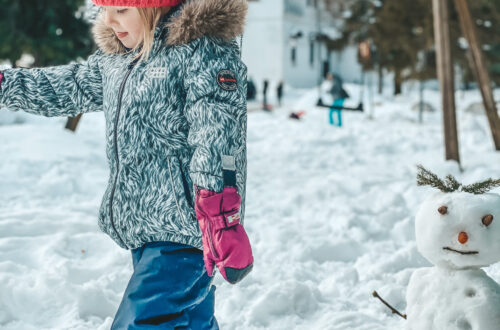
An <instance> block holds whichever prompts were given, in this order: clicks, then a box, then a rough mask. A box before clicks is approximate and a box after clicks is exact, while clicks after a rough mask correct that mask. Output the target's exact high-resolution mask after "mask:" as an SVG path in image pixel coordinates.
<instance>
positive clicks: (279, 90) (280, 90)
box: [276, 81, 283, 107]
mask: <svg viewBox="0 0 500 330" xmlns="http://www.w3.org/2000/svg"><path fill="white" fill-rule="evenodd" d="M276 95H277V97H278V105H279V106H280V107H281V99H282V98H283V81H280V83H279V84H278V87H277V88H276Z"/></svg>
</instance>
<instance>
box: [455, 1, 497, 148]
mask: <svg viewBox="0 0 500 330" xmlns="http://www.w3.org/2000/svg"><path fill="white" fill-rule="evenodd" d="M455 7H456V9H457V12H458V16H459V20H460V26H461V27H462V33H463V34H464V36H465V38H466V39H467V42H468V43H469V56H467V58H468V59H469V64H470V67H471V69H472V71H473V72H474V76H475V78H476V81H477V83H478V85H479V88H480V90H481V95H482V97H483V104H484V109H485V110H486V116H487V117H488V121H489V123H490V128H491V134H492V136H493V142H494V143H495V148H496V150H500V117H499V116H498V112H497V107H496V104H495V99H494V97H493V91H492V89H491V82H490V81H491V80H490V75H489V73H488V69H487V68H486V64H485V61H484V58H483V55H482V52H481V47H480V46H479V41H478V38H477V32H476V26H475V25H474V22H473V21H472V17H471V14H470V11H469V7H468V6H467V1H466V0H455Z"/></svg>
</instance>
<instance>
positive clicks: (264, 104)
mask: <svg viewBox="0 0 500 330" xmlns="http://www.w3.org/2000/svg"><path fill="white" fill-rule="evenodd" d="M268 88H269V81H267V79H266V80H264V87H263V88H262V96H263V102H262V110H266V111H269V110H270V109H269V105H268V104H267V89H268Z"/></svg>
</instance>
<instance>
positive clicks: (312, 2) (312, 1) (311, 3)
mask: <svg viewBox="0 0 500 330" xmlns="http://www.w3.org/2000/svg"><path fill="white" fill-rule="evenodd" d="M306 4H307V5H308V6H313V7H317V6H318V0H307V2H306Z"/></svg>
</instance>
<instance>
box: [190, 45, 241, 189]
mask: <svg viewBox="0 0 500 330" xmlns="http://www.w3.org/2000/svg"><path fill="white" fill-rule="evenodd" d="M246 74H247V68H246V66H245V64H243V62H242V61H241V59H240V54H239V50H238V46H237V44H236V42H222V41H219V40H216V39H211V38H209V37H202V38H201V39H198V40H197V45H196V46H195V50H194V52H193V54H192V56H191V59H190V61H189V63H188V64H187V68H186V72H185V79H184V88H185V91H186V103H185V108H184V114H185V117H186V118H187V121H188V123H189V134H188V144H189V146H190V148H191V149H192V150H193V156H192V158H191V163H190V176H191V180H192V182H193V184H194V185H196V186H198V187H200V188H204V189H208V190H211V191H214V192H222V190H223V188H224V179H223V172H222V170H223V162H224V163H225V164H227V163H228V160H229V163H231V162H233V165H235V167H236V176H237V178H238V179H237V181H238V188H239V191H240V193H243V194H244V190H245V181H246V120H247V119H246V118H247V117H246V116H247V107H246V93H247V77H246Z"/></svg>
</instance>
